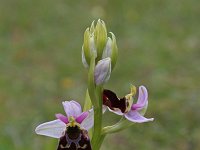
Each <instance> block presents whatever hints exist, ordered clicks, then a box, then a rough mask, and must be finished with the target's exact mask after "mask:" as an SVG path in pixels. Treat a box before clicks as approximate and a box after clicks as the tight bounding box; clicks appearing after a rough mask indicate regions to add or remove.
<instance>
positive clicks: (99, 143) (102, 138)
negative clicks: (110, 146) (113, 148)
mask: <svg viewBox="0 0 200 150" xmlns="http://www.w3.org/2000/svg"><path fill="white" fill-rule="evenodd" d="M105 136H106V134H102V135H101V136H100V137H99V141H98V143H97V146H96V149H97V150H99V149H100V148H101V145H102V143H103V140H104V138H105Z"/></svg>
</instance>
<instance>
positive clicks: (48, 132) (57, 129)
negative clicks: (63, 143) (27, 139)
mask: <svg viewBox="0 0 200 150" xmlns="http://www.w3.org/2000/svg"><path fill="white" fill-rule="evenodd" d="M65 129H66V124H65V123H64V122H62V121H60V120H59V119H57V120H53V121H50V122H45V123H43V124H40V125H39V126H37V127H36V129H35V132H36V133H37V134H39V135H45V136H49V137H53V138H60V137H62V135H63V134H64V131H65Z"/></svg>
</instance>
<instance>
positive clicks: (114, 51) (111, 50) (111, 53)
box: [102, 32, 118, 70]
mask: <svg viewBox="0 0 200 150" xmlns="http://www.w3.org/2000/svg"><path fill="white" fill-rule="evenodd" d="M110 33H111V35H112V39H111V38H110V37H108V40H107V43H106V46H105V48H104V50H103V54H102V58H107V57H110V58H111V64H112V65H111V66H112V70H113V68H114V66H115V64H116V62H117V57H118V48H117V44H116V39H115V35H114V34H113V33H112V32H110Z"/></svg>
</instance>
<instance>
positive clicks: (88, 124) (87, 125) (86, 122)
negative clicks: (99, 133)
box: [81, 108, 94, 130]
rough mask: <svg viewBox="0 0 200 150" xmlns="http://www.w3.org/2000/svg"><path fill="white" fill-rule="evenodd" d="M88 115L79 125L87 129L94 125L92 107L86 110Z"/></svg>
mask: <svg viewBox="0 0 200 150" xmlns="http://www.w3.org/2000/svg"><path fill="white" fill-rule="evenodd" d="M88 113H89V115H88V116H87V117H86V118H85V119H84V120H83V121H82V123H81V127H82V128H84V129H85V130H89V129H90V128H92V127H93V125H94V110H93V108H92V109H90V110H89V111H88Z"/></svg>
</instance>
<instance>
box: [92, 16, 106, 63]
mask: <svg viewBox="0 0 200 150" xmlns="http://www.w3.org/2000/svg"><path fill="white" fill-rule="evenodd" d="M94 37H95V45H96V47H97V59H98V60H100V59H101V57H102V53H103V50H104V47H105V45H106V41H107V30H106V26H105V23H104V21H102V20H100V19H99V20H98V22H97V25H96V27H95V30H94Z"/></svg>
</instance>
